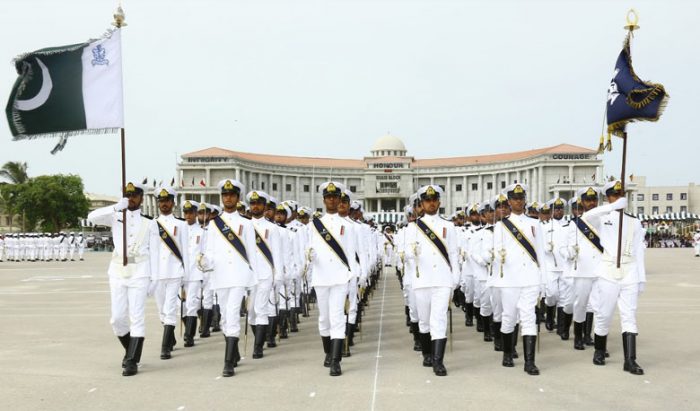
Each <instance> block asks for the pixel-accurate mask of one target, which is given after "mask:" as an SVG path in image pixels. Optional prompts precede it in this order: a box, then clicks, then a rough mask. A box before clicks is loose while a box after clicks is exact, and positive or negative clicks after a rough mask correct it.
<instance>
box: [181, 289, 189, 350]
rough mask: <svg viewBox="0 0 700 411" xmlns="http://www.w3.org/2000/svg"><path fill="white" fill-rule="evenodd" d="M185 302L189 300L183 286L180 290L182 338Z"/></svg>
mask: <svg viewBox="0 0 700 411" xmlns="http://www.w3.org/2000/svg"><path fill="white" fill-rule="evenodd" d="M185 300H187V294H186V293H185V286H182V287H181V288H180V338H182V323H184V322H185Z"/></svg>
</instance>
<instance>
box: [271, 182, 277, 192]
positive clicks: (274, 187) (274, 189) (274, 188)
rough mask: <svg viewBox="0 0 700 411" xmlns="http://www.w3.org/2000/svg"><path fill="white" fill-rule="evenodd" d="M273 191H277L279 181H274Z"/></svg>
mask: <svg viewBox="0 0 700 411" xmlns="http://www.w3.org/2000/svg"><path fill="white" fill-rule="evenodd" d="M272 191H277V183H272Z"/></svg>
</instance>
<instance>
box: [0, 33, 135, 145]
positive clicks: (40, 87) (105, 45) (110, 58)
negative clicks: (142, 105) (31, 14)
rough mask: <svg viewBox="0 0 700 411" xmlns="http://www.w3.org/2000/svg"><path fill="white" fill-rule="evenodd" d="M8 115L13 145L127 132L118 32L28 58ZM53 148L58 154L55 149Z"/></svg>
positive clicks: (22, 60) (18, 63) (21, 62)
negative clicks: (22, 142)
mask: <svg viewBox="0 0 700 411" xmlns="http://www.w3.org/2000/svg"><path fill="white" fill-rule="evenodd" d="M14 64H15V68H16V69H17V74H18V75H19V77H18V78H17V81H16V82H15V85H14V87H13V88H12V92H11V93H10V99H9V101H8V103H7V107H6V109H5V112H6V114H7V121H8V122H9V125H10V131H11V132H12V135H13V136H14V139H15V140H22V139H29V138H36V137H61V142H60V143H59V146H57V148H56V149H59V150H60V149H61V148H63V145H65V141H66V137H68V136H72V135H77V134H90V133H93V134H94V133H107V132H114V131H116V130H117V129H119V128H122V127H124V109H123V104H122V100H123V96H122V61H121V37H120V30H119V29H116V30H113V31H111V32H109V33H107V34H106V35H105V36H104V37H103V38H101V39H98V40H92V41H88V42H86V43H81V44H74V45H70V46H63V47H52V48H45V49H41V50H37V51H34V52H31V53H27V54H25V55H22V56H20V57H17V58H16V59H15V60H14ZM56 149H54V150H56Z"/></svg>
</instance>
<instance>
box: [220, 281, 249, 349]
mask: <svg viewBox="0 0 700 411" xmlns="http://www.w3.org/2000/svg"><path fill="white" fill-rule="evenodd" d="M216 294H217V295H218V296H219V305H220V306H221V329H222V330H223V332H224V336H226V337H240V335H241V302H242V301H243V296H244V295H245V287H229V288H219V289H217V290H216Z"/></svg>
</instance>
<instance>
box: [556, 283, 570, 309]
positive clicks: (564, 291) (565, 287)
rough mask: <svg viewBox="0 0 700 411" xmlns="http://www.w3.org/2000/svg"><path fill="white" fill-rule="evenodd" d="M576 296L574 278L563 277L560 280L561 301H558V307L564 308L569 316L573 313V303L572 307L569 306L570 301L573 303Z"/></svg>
mask: <svg viewBox="0 0 700 411" xmlns="http://www.w3.org/2000/svg"><path fill="white" fill-rule="evenodd" d="M573 295H574V279H573V278H572V277H565V276H561V277H560V278H559V299H558V300H557V307H562V308H563V309H564V312H565V313H567V314H572V313H573V309H574V306H573V302H572V303H571V306H568V309H567V303H568V302H569V301H573Z"/></svg>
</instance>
